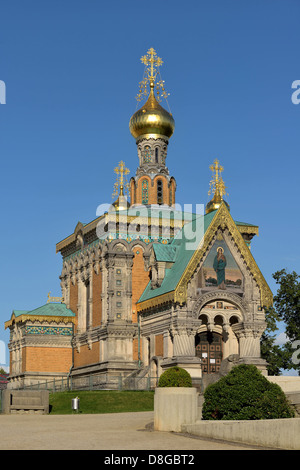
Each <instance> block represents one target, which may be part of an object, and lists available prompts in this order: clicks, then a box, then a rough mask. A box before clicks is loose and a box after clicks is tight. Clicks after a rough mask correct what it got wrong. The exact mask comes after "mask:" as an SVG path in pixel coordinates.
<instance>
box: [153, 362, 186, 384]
mask: <svg viewBox="0 0 300 470" xmlns="http://www.w3.org/2000/svg"><path fill="white" fill-rule="evenodd" d="M158 386H159V387H192V378H191V376H190V374H189V373H188V372H187V371H186V370H185V369H182V368H181V367H170V369H167V370H166V371H165V372H163V374H161V376H160V378H159V382H158Z"/></svg>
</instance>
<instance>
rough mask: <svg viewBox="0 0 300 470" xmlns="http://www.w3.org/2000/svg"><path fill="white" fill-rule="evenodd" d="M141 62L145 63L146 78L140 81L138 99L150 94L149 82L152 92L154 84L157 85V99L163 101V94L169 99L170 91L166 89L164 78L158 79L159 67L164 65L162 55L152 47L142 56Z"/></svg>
mask: <svg viewBox="0 0 300 470" xmlns="http://www.w3.org/2000/svg"><path fill="white" fill-rule="evenodd" d="M141 62H142V63H143V64H145V72H144V78H143V80H142V81H141V82H140V83H139V86H140V88H139V93H138V94H137V96H136V99H137V101H141V100H142V97H143V95H148V84H149V86H150V93H151V92H153V91H154V86H155V85H156V95H157V100H158V101H161V96H163V97H164V98H165V99H167V97H168V95H169V93H167V92H166V90H165V85H164V83H165V82H164V81H163V80H161V79H160V80H158V81H157V78H158V75H160V74H159V67H161V66H162V64H163V61H162V59H161V58H160V57H158V56H157V53H156V51H155V50H154V49H153V47H151V48H150V49H149V50H148V52H147V54H145V55H143V56H142V57H141Z"/></svg>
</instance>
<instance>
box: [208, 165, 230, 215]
mask: <svg viewBox="0 0 300 470" xmlns="http://www.w3.org/2000/svg"><path fill="white" fill-rule="evenodd" d="M209 168H210V170H211V171H212V172H213V178H212V180H211V181H210V189H209V192H208V194H213V195H214V196H213V198H212V199H211V200H210V201H209V202H208V203H207V204H206V208H205V212H206V214H208V213H209V212H212V211H216V210H218V209H219V207H220V205H221V204H222V203H223V202H224V204H225V205H226V207H227V209H228V210H230V207H229V204H228V203H227V202H226V201H225V200H224V199H223V196H224V195H225V194H226V187H225V183H224V181H223V178H222V176H221V173H222V171H223V170H224V168H223V167H222V166H221V165H220V164H219V160H217V159H216V160H215V161H214V164H213V165H210V167H209Z"/></svg>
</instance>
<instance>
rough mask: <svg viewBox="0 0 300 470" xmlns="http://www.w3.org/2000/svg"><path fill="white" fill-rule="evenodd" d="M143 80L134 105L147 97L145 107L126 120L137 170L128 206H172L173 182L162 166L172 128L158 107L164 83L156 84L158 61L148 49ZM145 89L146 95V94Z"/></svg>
mask: <svg viewBox="0 0 300 470" xmlns="http://www.w3.org/2000/svg"><path fill="white" fill-rule="evenodd" d="M141 61H142V62H143V63H144V64H145V76H144V79H143V80H142V82H140V90H139V94H138V95H137V99H138V101H140V100H141V98H142V95H146V94H148V93H149V95H148V99H147V101H146V103H145V104H144V105H143V106H142V107H141V108H140V109H139V110H138V111H136V113H134V114H133V116H132V117H131V119H130V122H129V129H130V132H131V134H132V136H133V137H134V138H135V140H136V145H137V151H138V158H139V166H138V168H137V171H136V175H135V176H134V177H132V178H131V180H130V200H131V205H139V204H143V205H146V206H148V205H152V204H158V205H165V206H170V207H172V206H174V204H175V191H176V181H175V179H174V178H173V177H172V176H170V175H169V170H168V168H167V166H166V158H167V150H168V144H169V139H170V137H171V136H172V134H173V132H174V128H175V122H174V119H173V117H172V115H171V113H169V112H168V111H166V110H165V109H164V108H163V107H162V106H161V105H160V104H159V101H160V99H161V98H160V96H161V95H162V96H164V97H165V98H166V97H167V93H166V91H165V88H164V82H163V81H162V80H158V78H159V67H160V66H161V65H162V63H163V62H162V60H161V58H160V57H158V56H157V54H156V52H155V50H154V49H153V48H150V49H149V50H148V53H147V54H146V55H145V56H143V57H142V58H141ZM148 88H149V91H148ZM155 90H156V93H155Z"/></svg>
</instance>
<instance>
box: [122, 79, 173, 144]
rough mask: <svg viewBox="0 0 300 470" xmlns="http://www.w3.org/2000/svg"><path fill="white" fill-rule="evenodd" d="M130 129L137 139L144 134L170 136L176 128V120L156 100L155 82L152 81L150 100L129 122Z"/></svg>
mask: <svg viewBox="0 0 300 470" xmlns="http://www.w3.org/2000/svg"><path fill="white" fill-rule="evenodd" d="M129 129H130V132H131V134H132V135H133V137H134V138H135V139H138V138H139V137H141V136H143V135H145V134H146V135H149V134H155V135H158V136H165V137H168V138H170V137H171V136H172V134H173V132H174V129H175V121H174V119H173V117H172V115H171V114H170V113H168V111H166V110H165V109H164V108H163V107H162V106H161V105H160V104H159V103H158V101H157V100H156V98H155V94H154V82H153V81H151V82H150V94H149V97H148V100H147V101H146V103H145V104H144V106H142V108H140V109H139V110H138V111H136V113H134V115H133V116H132V117H131V119H130V122H129Z"/></svg>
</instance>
